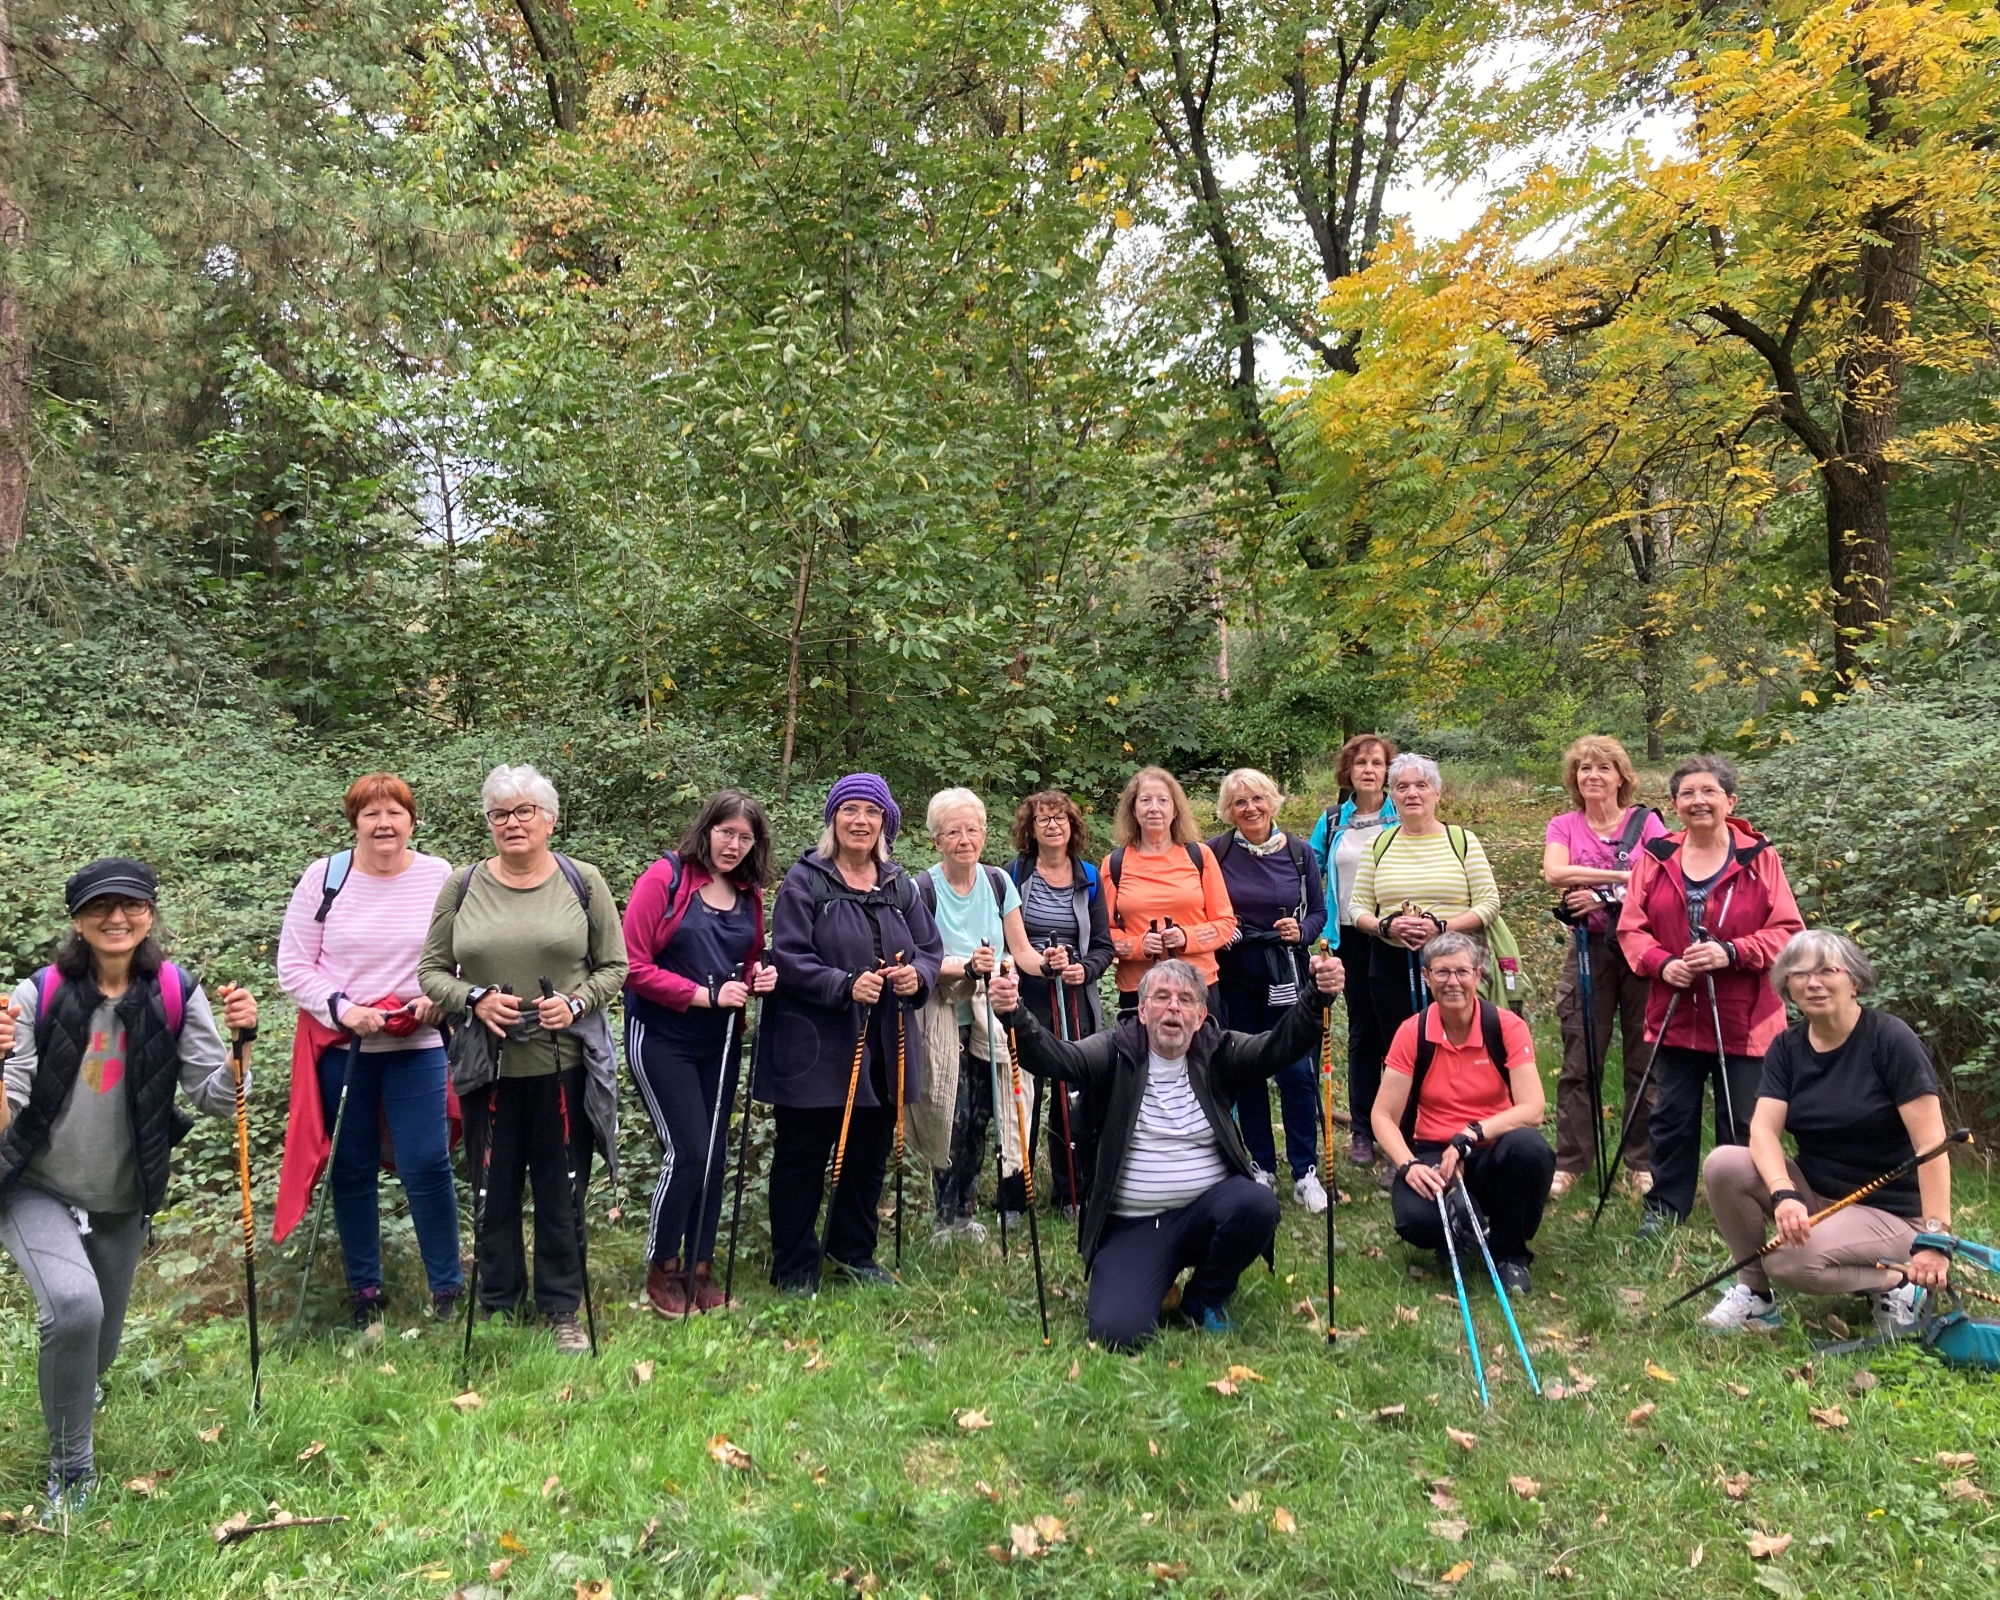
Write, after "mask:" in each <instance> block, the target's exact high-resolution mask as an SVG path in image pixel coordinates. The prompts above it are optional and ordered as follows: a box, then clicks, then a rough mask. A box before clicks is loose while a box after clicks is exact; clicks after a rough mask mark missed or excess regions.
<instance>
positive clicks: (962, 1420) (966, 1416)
mask: <svg viewBox="0 0 2000 1600" xmlns="http://www.w3.org/2000/svg"><path fill="white" fill-rule="evenodd" d="M958 1425H959V1426H960V1427H961V1428H963V1429H965V1431H966V1432H967V1433H976V1432H978V1431H979V1429H981V1428H990V1427H992V1426H993V1424H992V1422H991V1421H990V1420H989V1419H988V1418H987V1415H986V1413H985V1412H984V1411H961V1412H959V1413H958Z"/></svg>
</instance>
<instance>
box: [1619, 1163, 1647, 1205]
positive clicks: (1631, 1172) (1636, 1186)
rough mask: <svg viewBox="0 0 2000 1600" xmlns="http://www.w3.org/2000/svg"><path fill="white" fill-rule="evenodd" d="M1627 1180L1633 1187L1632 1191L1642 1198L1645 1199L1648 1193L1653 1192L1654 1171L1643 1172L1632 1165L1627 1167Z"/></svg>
mask: <svg viewBox="0 0 2000 1600" xmlns="http://www.w3.org/2000/svg"><path fill="white" fill-rule="evenodd" d="M1625 1182H1626V1184H1627V1185H1628V1186H1629V1187H1630V1188H1631V1190H1632V1192H1633V1193H1634V1194H1636V1195H1637V1196H1638V1197H1639V1198H1640V1199H1641V1200H1643V1199H1645V1198H1646V1196H1647V1195H1649V1194H1651V1193H1652V1192H1653V1175H1652V1173H1650V1172H1642V1171H1641V1170H1640V1169H1638V1168H1637V1167H1632V1168H1629V1169H1627V1171H1626V1173H1625Z"/></svg>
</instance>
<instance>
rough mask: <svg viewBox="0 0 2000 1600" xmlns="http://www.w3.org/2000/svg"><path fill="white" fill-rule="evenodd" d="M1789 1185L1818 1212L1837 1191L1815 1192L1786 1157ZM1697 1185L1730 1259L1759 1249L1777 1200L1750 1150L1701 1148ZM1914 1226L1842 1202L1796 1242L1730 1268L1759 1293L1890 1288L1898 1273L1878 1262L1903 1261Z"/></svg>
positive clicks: (1885, 1213)
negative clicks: (1773, 1200)
mask: <svg viewBox="0 0 2000 1600" xmlns="http://www.w3.org/2000/svg"><path fill="white" fill-rule="evenodd" d="M1785 1170H1786V1171H1787V1172H1789V1173H1790V1174H1791V1175H1792V1187H1793V1188H1794V1189H1796V1190H1798V1191H1799V1193H1800V1194H1802V1195H1804V1196H1805V1197H1806V1209H1807V1210H1809V1211H1818V1210H1819V1209H1820V1208H1821V1207H1823V1206H1825V1205H1826V1204H1828V1202H1829V1201H1831V1200H1836V1199H1838V1198H1839V1196H1838V1195H1820V1194H1815V1193H1814V1192H1813V1190H1812V1188H1811V1186H1810V1185H1808V1184H1807V1182H1806V1180H1805V1175H1804V1174H1803V1173H1801V1172H1800V1171H1799V1168H1798V1163H1797V1162H1794V1161H1787V1162H1786V1163H1785ZM1701 1181H1702V1187H1703V1188H1705V1189H1706V1190H1707V1191H1708V1209H1709V1210H1710V1211H1711V1212H1713V1213H1714V1214H1715V1226H1716V1229H1717V1231H1718V1232H1720V1233H1721V1235H1722V1238H1723V1242H1724V1243H1726V1244H1727V1245H1728V1246H1729V1255H1730V1259H1731V1260H1740V1259H1741V1258H1742V1257H1744V1256H1747V1255H1749V1254H1750V1252H1751V1251H1753V1250H1759V1249H1762V1248H1763V1245H1764V1241H1765V1239H1766V1238H1767V1237H1768V1236H1769V1233H1770V1223H1771V1218H1772V1216H1773V1215H1774V1214H1775V1213H1776V1211H1777V1207H1776V1206H1774V1205H1772V1204H1771V1194H1770V1191H1769V1190H1768V1189H1766V1188H1765V1187H1764V1180H1763V1179H1762V1178H1761V1177H1759V1176H1758V1174H1757V1164H1756V1163H1755V1162H1754V1161H1752V1160H1751V1159H1750V1151H1749V1149H1748V1148H1747V1147H1746V1146H1744V1145H1740V1144H1725V1145H1717V1146H1716V1147H1715V1149H1713V1150H1711V1151H1710V1152H1709V1153H1708V1162H1707V1164H1706V1165H1705V1166H1703V1168H1702V1169H1701ZM1916 1236H1917V1225H1916V1224H1915V1223H1914V1222H1909V1221H1906V1220H1905V1219H1904V1218H1902V1217H1899V1216H1896V1215H1894V1214H1893V1213H1891V1212H1888V1211H1878V1210H1876V1209H1875V1207H1873V1206H1849V1207H1848V1208H1847V1209H1846V1210H1845V1211H1842V1212H1840V1213H1839V1214H1838V1215H1836V1216H1831V1217H1828V1218H1827V1219H1826V1221H1824V1222H1822V1223H1820V1224H1819V1225H1818V1226H1817V1227H1815V1228H1814V1229H1813V1231H1812V1233H1811V1235H1810V1236H1809V1237H1808V1238H1807V1239H1806V1242H1805V1243H1804V1244H1803V1245H1800V1246H1799V1247H1798V1248H1797V1249H1793V1248H1792V1247H1791V1246H1789V1245H1785V1246H1781V1247H1780V1248H1778V1249H1776V1250H1773V1251H1772V1252H1771V1253H1770V1254H1769V1255H1767V1256H1765V1257H1764V1258H1763V1260H1761V1261H1758V1262H1754V1263H1753V1264H1751V1265H1750V1266H1747V1267H1745V1268H1744V1269H1743V1270H1742V1271H1741V1272H1739V1273H1737V1275H1736V1279H1737V1282H1739V1283H1741V1284H1743V1285H1744V1286H1745V1287H1746V1288H1750V1289H1755V1290H1756V1291H1757V1292H1758V1293H1759V1294H1769V1293H1770V1292H1771V1285H1772V1284H1774V1283H1775V1284H1777V1285H1778V1287H1779V1288H1781V1289H1796V1290H1798V1291H1799V1293H1801V1294H1864V1293H1867V1292H1869V1291H1871V1290H1877V1289H1893V1288H1895V1286H1896V1285H1897V1283H1898V1282H1900V1281H1901V1278H1902V1274H1901V1273H1899V1272H1883V1271H1880V1270H1878V1269H1877V1267H1876V1265H1875V1263H1876V1262H1878V1261H1908V1260H1909V1259H1910V1242H1911V1241H1912V1240H1913V1239H1915V1238H1916Z"/></svg>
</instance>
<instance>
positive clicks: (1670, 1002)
mask: <svg viewBox="0 0 2000 1600" xmlns="http://www.w3.org/2000/svg"><path fill="white" fill-rule="evenodd" d="M1685 992H1686V991H1685V990H1681V989H1676V990H1675V991H1674V992H1673V993H1672V994H1671V995H1669V996H1668V997H1667V1014H1666V1015H1665V1016H1663V1017H1662V1018H1660V1032H1659V1035H1658V1037H1656V1038H1655V1039H1654V1040H1653V1048H1652V1050H1651V1051H1650V1052H1649V1053H1648V1055H1647V1056H1646V1070H1645V1071H1644V1072H1642V1073H1640V1074H1639V1087H1638V1089H1637V1090H1635V1091H1634V1092H1633V1095H1632V1099H1631V1103H1630V1104H1628V1105H1627V1106H1626V1107H1625V1126H1624V1127H1623V1128H1622V1129H1621V1130H1620V1131H1619V1134H1618V1148H1617V1149H1616V1150H1614V1151H1613V1152H1612V1153H1611V1165H1610V1166H1609V1167H1607V1168H1606V1169H1605V1171H1604V1172H1603V1174H1602V1175H1601V1177H1600V1181H1599V1185H1598V1190H1597V1209H1596V1210H1595V1211H1593V1212H1592V1213H1591V1214H1590V1231H1591V1232H1592V1233H1595V1232H1596V1231H1597V1223H1598V1219H1599V1218H1601V1217H1602V1216H1603V1215H1604V1207H1605V1205H1606V1204H1607V1203H1608V1202H1609V1201H1610V1199H1611V1174H1612V1173H1614V1172H1616V1171H1617V1170H1618V1163H1619V1162H1621V1161H1623V1160H1624V1159H1625V1145H1626V1142H1627V1141H1628V1140H1630V1139H1631V1137H1632V1124H1633V1123H1634V1122H1636V1121H1637V1120H1638V1118H1639V1108H1640V1107H1641V1106H1643V1105H1644V1104H1645V1103H1646V1085H1647V1084H1649V1083H1651V1082H1652V1081H1653V1068H1654V1066H1655V1065H1657V1064H1658V1062H1659V1059H1660V1051H1661V1050H1662V1049H1664V1048H1665V1046H1666V1042H1667V1029H1668V1028H1670V1027H1671V1026H1672V1025H1673V1020H1674V1008H1675V1007H1676V1006H1678V1005H1679V1004H1680V1003H1681V996H1682V994H1684V993H1685Z"/></svg>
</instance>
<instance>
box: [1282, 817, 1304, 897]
mask: <svg viewBox="0 0 2000 1600" xmlns="http://www.w3.org/2000/svg"><path fill="white" fill-rule="evenodd" d="M1285 854H1287V855H1288V856H1290V857H1291V858H1292V871H1294V872H1296V873H1297V874H1298V875H1299V910H1300V911H1301V912H1303V911H1304V910H1305V908H1306V847H1305V844H1304V843H1303V841H1301V840H1300V838H1299V836H1298V835H1297V834H1295V833H1288V834H1286V835H1285Z"/></svg>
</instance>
